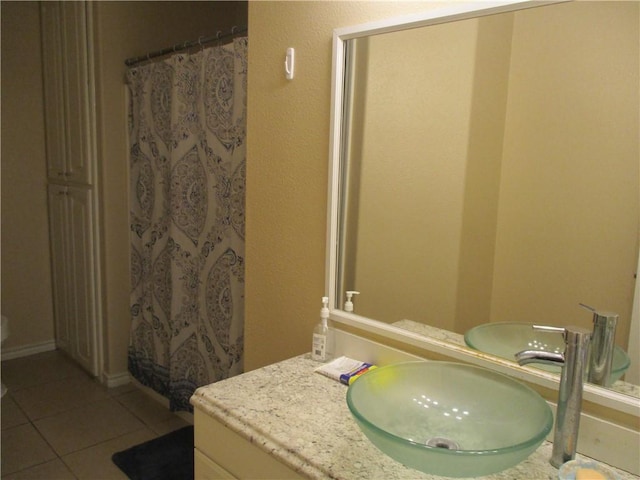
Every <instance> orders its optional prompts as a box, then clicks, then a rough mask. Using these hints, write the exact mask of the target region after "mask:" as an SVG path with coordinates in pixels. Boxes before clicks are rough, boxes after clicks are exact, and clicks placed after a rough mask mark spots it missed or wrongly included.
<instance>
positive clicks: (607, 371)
mask: <svg viewBox="0 0 640 480" xmlns="http://www.w3.org/2000/svg"><path fill="white" fill-rule="evenodd" d="M580 306H581V307H584V308H586V309H587V310H589V311H591V312H592V313H593V334H592V335H591V352H590V354H589V367H588V369H587V372H588V378H587V381H589V382H591V383H595V384H596V385H603V386H605V387H610V386H611V365H612V363H613V352H614V349H615V338H616V324H617V323H618V314H617V313H613V312H602V311H599V310H596V309H595V308H593V307H590V306H588V305H585V304H584V303H581V304H580Z"/></svg>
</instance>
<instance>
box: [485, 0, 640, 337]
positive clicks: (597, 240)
mask: <svg viewBox="0 0 640 480" xmlns="http://www.w3.org/2000/svg"><path fill="white" fill-rule="evenodd" d="M542 10H543V9H539V10H538V9H531V10H528V11H525V12H521V13H519V14H518V15H517V16H516V23H515V25H514V33H515V35H514V40H513V50H514V55H513V59H514V61H513V62H512V65H511V79H510V84H509V104H508V108H507V112H508V113H507V129H506V132H505V147H504V160H503V170H502V190H501V199H500V212H499V221H498V236H497V248H496V251H497V252H500V256H498V257H497V258H496V269H495V276H494V279H495V282H494V294H495V295H494V297H493V303H492V321H513V320H514V318H513V314H514V312H518V314H519V318H520V319H521V320H523V321H537V322H540V321H541V319H544V322H548V323H550V324H555V325H565V324H567V323H569V324H575V325H582V326H585V327H590V326H591V313H590V312H588V311H586V310H583V309H580V308H579V307H578V303H579V302H583V303H586V304H588V305H592V306H594V307H596V308H600V309H603V310H609V311H614V312H617V313H618V314H619V315H620V322H619V324H618V329H617V336H616V337H617V341H618V343H619V344H620V345H621V346H623V347H626V345H627V338H628V335H629V325H630V317H631V305H632V302H633V290H634V284H635V280H634V278H633V274H634V273H635V271H636V267H637V255H638V218H640V211H639V208H640V205H639V203H638V190H639V188H640V182H639V178H640V177H639V172H638V169H639V167H640V162H639V159H640V150H639V137H638V131H640V123H639V118H638V117H639V115H640V112H639V111H638V105H639V98H638V97H639V95H640V91H639V89H638V85H639V83H640V79H639V75H640V73H639V72H640V65H639V62H640V41H639V39H640V33H639V31H638V24H639V22H638V18H639V16H640V3H638V2H575V3H568V4H563V5H556V6H554V12H555V13H554V18H553V20H552V21H553V22H554V23H555V24H557V25H564V24H568V23H570V24H571V25H572V26H573V28H572V29H567V28H549V22H550V20H549V19H548V18H547V17H543V16H542V15H541V13H542ZM525 19H526V21H524V20H525ZM520 20H522V21H520ZM596 25H597V26H598V27H597V29H598V30H597V31H598V33H597V35H596V34H594V33H593V32H594V31H595V28H596V27H595V26H596ZM534 39H535V40H534ZM620 45H625V48H621V47H620ZM523 52H525V53H526V54H525V55H521V53H523ZM520 58H527V59H528V61H527V62H521V61H520V62H518V61H517V59H520ZM542 62H544V63H547V64H551V65H555V66H556V67H557V68H550V69H544V70H543V69H541V68H539V63H542ZM603 65H604V66H605V67H602V66H603ZM543 71H544V72H546V73H544V74H541V72H543ZM607 71H612V72H621V73H620V74H615V75H607ZM525 84H527V85H530V84H534V85H536V88H535V89H531V88H527V90H526V92H527V93H526V94H524V93H523V92H524V88H525ZM584 98H589V99H590V101H589V102H585V101H584V100H583V99H584ZM540 105H544V106H545V111H547V109H551V111H552V112H553V113H552V114H551V115H547V114H545V115H539V112H540ZM550 118H551V120H549V119H550ZM522 125H525V126H526V128H522ZM547 165H552V166H553V168H546V166H547ZM514 185H517V186H518V188H517V189H514ZM532 204H535V205H540V206H541V207H539V208H535V209H532V208H529V206H530V205H532ZM550 252H551V253H550ZM553 252H561V253H558V254H555V255H554V254H553ZM585 259H587V260H585ZM548 312H553V314H552V315H549V314H548Z"/></svg>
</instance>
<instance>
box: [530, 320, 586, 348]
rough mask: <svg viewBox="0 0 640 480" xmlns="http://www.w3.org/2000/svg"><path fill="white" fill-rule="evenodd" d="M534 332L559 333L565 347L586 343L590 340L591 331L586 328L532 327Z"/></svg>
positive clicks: (570, 326)
mask: <svg viewBox="0 0 640 480" xmlns="http://www.w3.org/2000/svg"><path fill="white" fill-rule="evenodd" d="M533 329H534V330H538V331H540V332H550V333H561V334H562V337H563V338H564V341H565V343H566V344H567V345H570V344H571V345H576V344H582V343H584V342H588V341H589V340H590V339H591V331H590V330H587V329H586V328H582V327H578V326H575V325H569V326H567V327H550V326H547V325H533Z"/></svg>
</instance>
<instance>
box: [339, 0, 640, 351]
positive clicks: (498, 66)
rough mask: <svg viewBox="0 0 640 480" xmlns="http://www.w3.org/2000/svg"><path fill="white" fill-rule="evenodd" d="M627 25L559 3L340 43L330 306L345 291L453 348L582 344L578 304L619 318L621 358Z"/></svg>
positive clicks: (631, 100)
mask: <svg viewBox="0 0 640 480" xmlns="http://www.w3.org/2000/svg"><path fill="white" fill-rule="evenodd" d="M638 20H639V14H638V5H637V4H636V2H572V3H566V4H558V5H551V6H544V7H538V8H530V9H527V10H521V11H516V12H510V13H501V14H497V15H490V16H486V17H482V18H474V19H468V20H462V21H456V22H451V23H445V24H440V25H431V26H428V27H422V28H415V29H411V30H404V31H398V32H391V33H385V34H380V35H373V36H366V37H361V38H357V39H353V40H349V41H348V42H347V43H348V45H347V50H346V53H347V62H346V65H347V67H346V70H347V78H348V81H347V82H346V85H348V86H347V99H346V101H345V109H344V115H343V124H344V125H345V127H346V128H345V129H343V131H344V132H345V133H344V137H343V140H342V143H343V144H342V146H341V151H342V152H343V155H344V159H343V172H342V182H343V191H342V194H341V196H342V199H343V202H342V206H341V218H342V220H341V229H340V235H339V238H340V250H341V253H340V258H341V261H340V265H339V274H338V285H337V289H338V292H340V293H339V295H338V297H339V298H340V305H342V302H344V299H345V298H344V292H345V291H346V290H356V291H359V292H361V293H360V295H358V296H357V297H354V305H355V308H354V312H355V313H356V314H358V315H361V316H364V317H368V318H371V319H375V320H379V321H383V322H386V323H390V324H394V325H398V326H401V327H405V328H409V329H412V330H415V331H418V332H419V333H422V332H424V329H422V330H421V326H426V328H427V329H430V330H429V331H431V332H433V331H435V330H443V331H446V332H451V333H452V334H453V335H452V336H450V338H454V339H456V341H460V339H461V338H462V334H464V333H465V332H467V331H468V330H469V329H471V328H473V327H474V326H477V325H480V324H484V323H489V322H531V323H543V324H548V325H556V326H565V325H569V324H574V325H581V326H584V327H585V328H590V326H591V318H592V315H591V313H590V312H588V311H586V310H584V309H581V308H580V307H579V305H578V304H579V303H580V302H582V303H586V304H588V305H591V306H594V307H596V308H598V309H603V310H609V311H613V312H616V313H617V314H618V315H619V322H618V326H617V334H616V344H617V345H618V346H619V347H621V348H622V349H624V350H627V348H628V339H629V331H630V327H631V316H632V315H631V314H632V303H633V294H634V288H635V273H636V269H637V265H638V230H639V222H638V219H639V215H640V202H639V199H640V191H639V189H640V184H639V171H638V170H639V155H640V153H639V140H638V131H639V128H640V127H639V121H638V115H639V114H638V112H639V109H640V107H639V98H638V96H639V94H638V90H639V89H638V86H639V84H640V78H639V58H640V52H639V44H640V42H639V33H638V32H639V30H638ZM416 329H417V330H416ZM424 333H426V332H424ZM630 357H631V361H632V362H633V361H634V360H636V361H637V359H638V353H637V352H630Z"/></svg>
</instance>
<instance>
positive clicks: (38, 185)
mask: <svg viewBox="0 0 640 480" xmlns="http://www.w3.org/2000/svg"><path fill="white" fill-rule="evenodd" d="M1 8H2V159H1V162H2V244H1V246H2V314H3V315H6V316H8V317H9V319H10V327H9V329H10V332H11V334H10V336H9V339H8V340H7V341H6V343H5V344H4V345H3V348H4V349H12V348H19V347H23V346H33V345H35V344H41V343H43V342H52V341H53V339H54V331H53V300H52V292H51V269H50V263H49V262H50V256H49V233H48V223H47V222H48V220H47V191H46V165H45V138H44V113H43V93H42V64H41V61H42V60H41V56H40V7H39V5H38V2H2V7H1Z"/></svg>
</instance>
